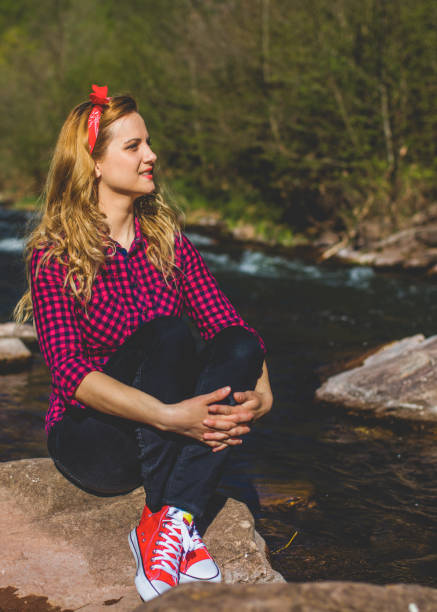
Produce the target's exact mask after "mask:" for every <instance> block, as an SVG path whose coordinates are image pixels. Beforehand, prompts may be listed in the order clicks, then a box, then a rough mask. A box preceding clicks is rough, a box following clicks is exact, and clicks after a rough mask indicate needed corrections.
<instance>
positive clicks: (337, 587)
mask: <svg viewBox="0 0 437 612" xmlns="http://www.w3.org/2000/svg"><path fill="white" fill-rule="evenodd" d="M237 609H238V611H239V612H240V611H241V612H261V611H265V612H286V611H289V612H340V611H346V610H347V611H349V612H376V611H381V612H382V611H383V612H435V610H437V589H431V588H429V587H422V586H418V585H410V584H393V585H392V584H390V585H387V586H376V585H373V584H366V583H354V582H308V583H305V584H299V583H294V584H293V583H291V584H269V585H267V584H264V585H242V584H241V585H224V584H184V585H181V586H179V587H178V588H177V589H173V590H171V591H167V593H164V595H161V597H158V598H157V599H154V600H152V601H150V602H148V603H145V604H141V605H140V606H138V607H137V608H135V610H134V612H161V611H162V612H164V611H165V612H180V610H190V612H206V611H208V610H214V612H228V610H237Z"/></svg>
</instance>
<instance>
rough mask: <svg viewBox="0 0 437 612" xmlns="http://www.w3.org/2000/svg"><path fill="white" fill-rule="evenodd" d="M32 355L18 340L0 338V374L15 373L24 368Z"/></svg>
mask: <svg viewBox="0 0 437 612" xmlns="http://www.w3.org/2000/svg"><path fill="white" fill-rule="evenodd" d="M31 359H32V353H31V352H30V351H29V349H28V348H27V347H26V346H25V345H24V344H23V342H22V341H21V340H20V339H19V338H0V372H1V373H3V372H15V371H17V370H21V369H23V368H25V367H26V366H27V365H28V364H29V363H30V361H31Z"/></svg>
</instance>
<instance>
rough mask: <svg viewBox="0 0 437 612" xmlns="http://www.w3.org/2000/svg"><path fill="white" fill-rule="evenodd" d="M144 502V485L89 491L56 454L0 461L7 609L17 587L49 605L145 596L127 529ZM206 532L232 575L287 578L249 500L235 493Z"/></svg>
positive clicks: (0, 583)
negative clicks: (57, 462) (124, 490)
mask: <svg viewBox="0 0 437 612" xmlns="http://www.w3.org/2000/svg"><path fill="white" fill-rule="evenodd" d="M143 503H144V493H143V491H142V489H137V490H135V491H133V492H131V493H129V494H127V495H122V496H118V497H107V498H102V497H96V496H93V495H89V494H87V493H85V492H83V491H81V490H80V489H78V488H77V487H75V486H74V485H72V484H71V483H70V482H68V481H67V480H66V479H65V478H64V477H63V476H62V475H61V474H60V473H59V472H58V471H57V470H56V468H55V467H54V465H53V463H52V461H51V460H50V459H25V460H20V461H11V462H7V463H3V464H0V534H1V535H0V547H1V550H2V563H1V570H0V609H3V608H2V595H3V596H8V597H9V599H10V598H11V597H12V593H11V590H10V589H9V590H6V589H7V587H13V588H15V589H17V590H16V592H14V597H15V598H16V599H17V598H23V597H25V596H26V597H27V598H29V597H30V596H33V597H34V598H35V597H37V598H41V597H47V598H48V602H47V605H48V606H50V605H51V606H59V607H61V608H63V609H74V610H76V609H78V608H80V609H81V610H93V611H94V610H107V609H108V605H109V604H108V603H106V604H105V602H108V601H110V602H111V604H110V609H111V610H117V611H120V610H133V609H134V608H135V607H136V606H137V604H138V603H139V597H138V595H137V593H136V590H135V587H134V584H133V579H134V575H135V563H134V560H133V558H132V555H131V552H130V550H129V546H128V542H127V536H128V533H129V531H130V530H131V529H132V528H133V527H134V526H135V525H136V523H137V521H138V519H139V516H140V514H141V510H142V507H143ZM204 539H205V542H206V543H207V545H208V546H209V548H210V550H211V552H212V554H213V555H214V556H215V558H216V559H217V562H218V563H219V565H220V567H221V570H222V572H223V576H224V579H225V581H227V582H274V581H283V578H282V576H280V575H279V574H278V573H277V572H274V571H273V570H272V568H271V567H270V565H269V563H268V561H267V558H266V555H265V543H264V540H263V539H262V538H261V537H260V536H259V534H257V532H256V531H255V530H254V521H253V517H252V515H251V514H250V512H249V510H248V509H247V507H246V506H245V505H244V504H242V503H240V502H237V501H235V500H232V499H228V500H227V502H226V504H225V505H224V507H223V508H222V509H221V510H220V511H219V512H218V514H217V516H216V517H215V518H214V520H213V522H212V523H211V525H210V526H209V527H208V529H207V531H206V534H205V538H204ZM34 601H36V600H34ZM17 609H18V608H17ZM23 609H24V608H23ZM42 609H43V608H42ZM47 609H48V610H49V609H50V607H47Z"/></svg>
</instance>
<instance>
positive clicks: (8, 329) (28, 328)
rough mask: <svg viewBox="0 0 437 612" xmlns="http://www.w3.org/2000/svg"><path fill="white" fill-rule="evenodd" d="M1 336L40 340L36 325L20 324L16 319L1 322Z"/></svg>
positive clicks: (26, 340)
mask: <svg viewBox="0 0 437 612" xmlns="http://www.w3.org/2000/svg"><path fill="white" fill-rule="evenodd" d="M0 338H20V339H21V340H24V341H25V342H29V343H33V342H38V339H37V335H36V331H35V327H34V326H33V325H30V324H29V323H22V324H20V325H18V324H17V323H14V321H8V322H7V323H0Z"/></svg>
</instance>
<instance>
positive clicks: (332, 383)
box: [315, 334, 437, 423]
mask: <svg viewBox="0 0 437 612" xmlns="http://www.w3.org/2000/svg"><path fill="white" fill-rule="evenodd" d="M436 359H437V336H431V337H429V338H425V337H424V336H423V335H422V334H417V335H415V336H411V337H409V338H404V339H403V340H399V341H397V342H392V343H390V344H388V345H386V346H384V347H383V348H382V349H380V350H379V351H377V352H376V353H374V354H373V355H371V356H370V357H367V358H366V359H364V361H363V363H362V365H360V366H359V367H356V368H353V369H351V370H347V371H345V372H342V373H340V374H336V375H335V376H331V377H330V378H328V380H327V381H326V382H324V383H323V385H322V386H321V387H320V388H319V389H317V391H316V394H315V397H316V399H317V400H318V401H322V402H327V403H331V404H336V405H341V406H344V407H345V408H348V409H349V410H351V411H366V412H369V413H371V414H372V415H373V416H376V417H380V418H386V417H396V418H399V419H406V420H410V421H428V422H432V423H437V370H436V367H435V362H436Z"/></svg>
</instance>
